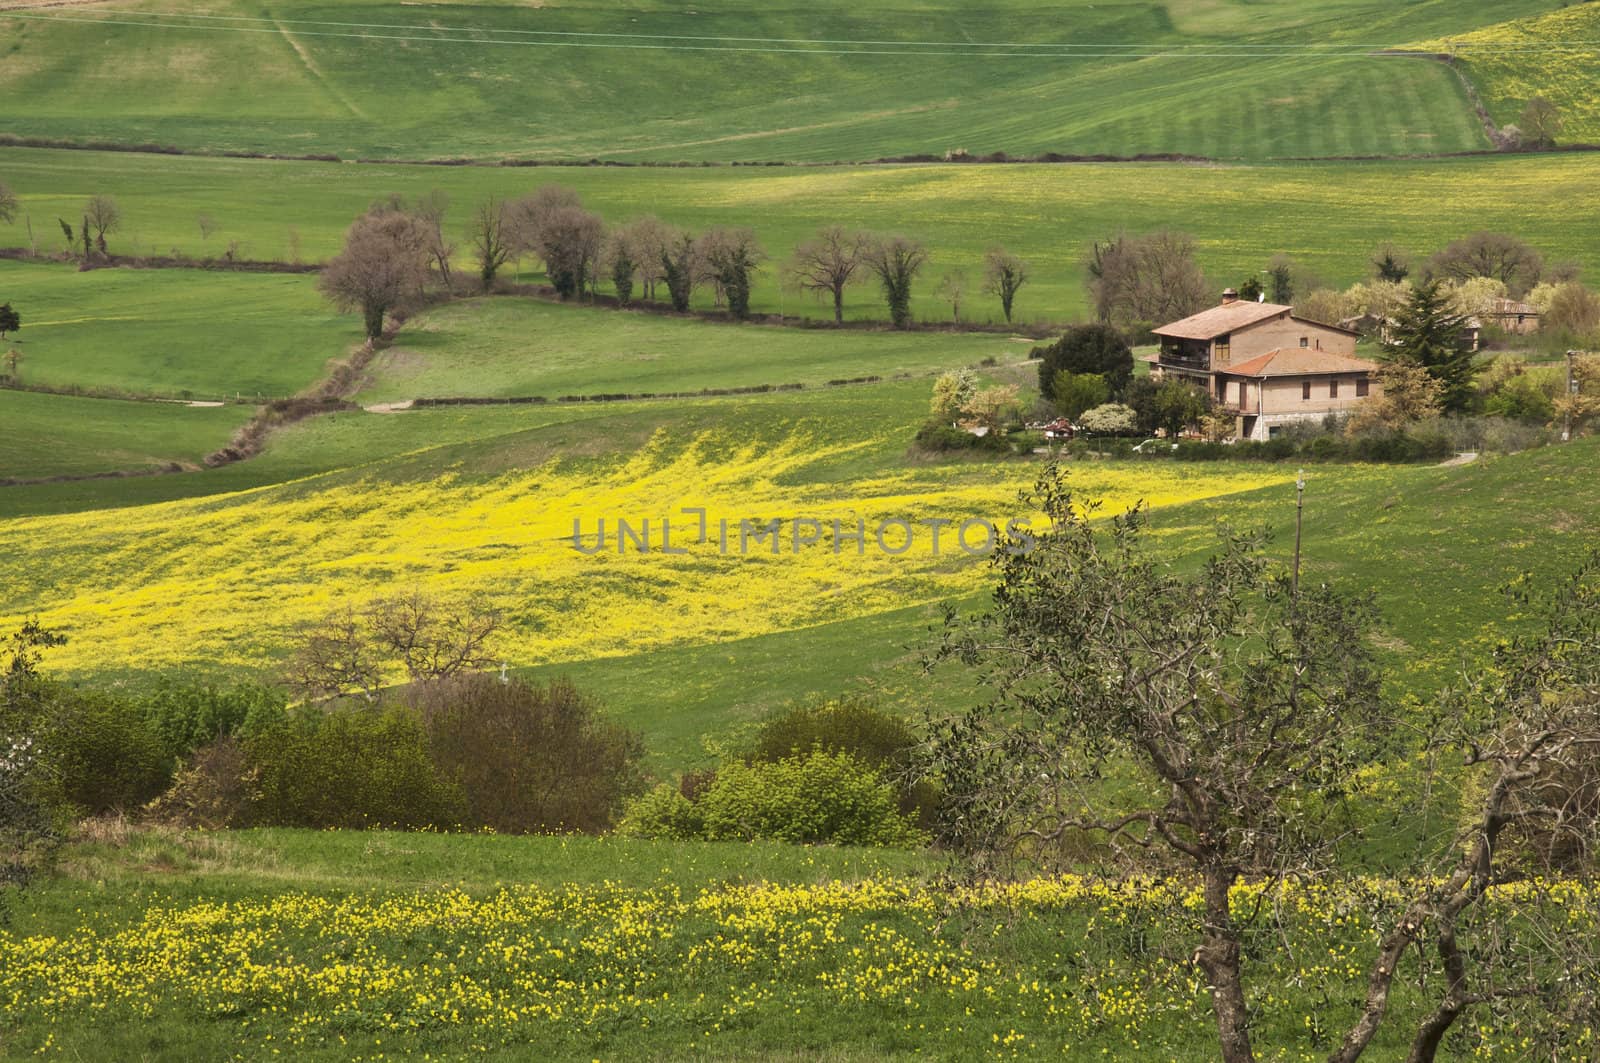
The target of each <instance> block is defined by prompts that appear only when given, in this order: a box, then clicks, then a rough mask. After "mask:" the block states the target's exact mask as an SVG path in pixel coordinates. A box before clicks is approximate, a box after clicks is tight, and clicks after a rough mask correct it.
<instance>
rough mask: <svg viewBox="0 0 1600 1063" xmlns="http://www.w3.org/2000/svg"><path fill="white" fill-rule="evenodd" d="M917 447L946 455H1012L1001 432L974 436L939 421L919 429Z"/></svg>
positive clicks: (930, 422)
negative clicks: (954, 452) (972, 451)
mask: <svg viewBox="0 0 1600 1063" xmlns="http://www.w3.org/2000/svg"><path fill="white" fill-rule="evenodd" d="M915 445H916V446H917V448H918V449H920V450H926V451H931V452H934V453H945V452H948V451H959V450H978V451H988V452H990V453H995V454H1009V453H1011V444H1009V443H1007V442H1006V438H1005V436H1003V435H1001V434H1000V433H999V432H988V433H986V434H984V435H981V436H979V435H974V434H972V433H971V432H969V431H967V430H966V429H965V428H952V427H950V426H949V425H947V424H942V423H940V422H938V421H929V422H928V423H927V424H925V425H923V426H922V427H921V428H919V429H917V436H916V440H915Z"/></svg>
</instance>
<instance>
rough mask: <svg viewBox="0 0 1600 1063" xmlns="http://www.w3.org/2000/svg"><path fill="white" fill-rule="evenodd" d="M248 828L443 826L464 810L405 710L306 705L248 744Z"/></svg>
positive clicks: (416, 720)
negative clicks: (327, 709)
mask: <svg viewBox="0 0 1600 1063" xmlns="http://www.w3.org/2000/svg"><path fill="white" fill-rule="evenodd" d="M244 762H245V764H246V765H248V770H249V771H250V772H252V773H254V776H255V785H254V787H253V792H252V794H251V797H250V801H249V807H248V810H247V812H246V813H245V816H244V820H245V822H244V824H243V825H248V826H271V827H319V828H321V827H354V828H363V827H399V828H430V827H431V828H439V829H446V828H449V827H453V826H457V825H459V824H460V823H461V821H462V818H463V816H464V814H465V812H466V808H465V801H464V799H463V797H462V794H461V791H460V789H459V788H458V787H456V786H455V785H453V784H452V783H451V781H450V780H449V779H448V778H446V777H445V776H444V775H443V774H442V773H441V772H439V771H438V770H437V769H436V768H435V767H434V765H433V762H432V761H431V760H430V759H429V756H428V736H427V732H426V731H425V730H424V728H423V724H422V717H421V715H420V714H419V713H418V712H416V711H415V710H413V709H407V708H387V709H377V708H356V709H340V710H335V711H331V712H323V711H321V710H318V709H312V708H302V709H299V710H296V711H294V712H291V713H289V714H287V715H286V716H284V717H283V718H282V719H281V720H279V721H277V722H275V723H273V724H271V725H269V726H267V727H263V728H262V729H260V730H258V731H255V732H254V733H252V734H251V735H250V736H249V737H248V738H246V739H245V740H244Z"/></svg>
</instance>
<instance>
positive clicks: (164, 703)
mask: <svg viewBox="0 0 1600 1063" xmlns="http://www.w3.org/2000/svg"><path fill="white" fill-rule="evenodd" d="M287 705H288V699H287V696H286V695H285V694H284V692H283V691H282V690H280V689H278V688H277V687H269V686H263V685H261V684H258V683H240V684H238V685H236V686H231V687H218V686H213V685H208V684H194V683H180V682H176V681H173V680H170V679H163V680H161V681H160V682H159V683H158V684H157V685H156V687H155V689H154V690H153V691H152V692H151V693H150V694H148V695H146V696H145V697H144V698H143V699H142V704H141V706H140V707H141V709H142V711H143V714H144V718H145V720H146V722H147V723H148V724H149V727H150V730H151V731H152V732H153V733H154V735H155V737H156V739H157V741H159V742H160V744H161V748H162V749H163V751H164V752H165V753H166V755H167V756H168V757H171V758H172V759H174V760H177V759H179V758H182V757H186V756H188V755H189V754H190V753H192V752H194V751H195V750H196V749H199V748H200V747H201V746H203V745H206V744H207V743H209V742H212V741H214V740H215V739H216V738H218V737H220V736H222V735H231V734H239V733H242V732H244V731H248V730H250V729H251V728H252V727H255V728H261V727H265V726H267V725H268V724H269V723H270V722H272V721H274V720H276V719H278V718H281V717H282V716H283V714H284V712H285V710H286V707H287Z"/></svg>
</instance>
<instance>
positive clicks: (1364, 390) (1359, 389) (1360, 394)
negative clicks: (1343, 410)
mask: <svg viewBox="0 0 1600 1063" xmlns="http://www.w3.org/2000/svg"><path fill="white" fill-rule="evenodd" d="M1371 391H1372V384H1371V382H1370V381H1369V380H1367V378H1366V377H1361V378H1360V379H1359V380H1357V381H1356V398H1358V399H1364V398H1366V397H1367V396H1368V395H1369V394H1370V393H1371Z"/></svg>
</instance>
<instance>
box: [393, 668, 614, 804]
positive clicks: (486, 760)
mask: <svg viewBox="0 0 1600 1063" xmlns="http://www.w3.org/2000/svg"><path fill="white" fill-rule="evenodd" d="M413 697H414V699H415V701H416V703H417V704H418V706H419V707H420V708H421V710H422V718H423V721H424V724H425V727H426V730H427V736H428V748H429V752H430V755H431V757H432V760H433V763H434V764H435V765H436V766H437V768H438V770H439V772H440V773H441V775H442V776H443V777H445V778H448V779H450V780H451V781H452V782H454V783H455V784H456V785H458V786H459V787H460V788H461V792H462V794H463V795H464V797H465V799H466V822H468V823H470V824H471V825H472V826H474V827H489V828H492V829H493V830H495V831H497V832H500V833H506V834H524V833H546V832H552V831H583V832H587V833H599V832H601V831H604V830H606V829H607V828H609V827H610V826H611V825H612V823H613V822H614V821H615V819H616V817H617V815H618V814H620V812H621V811H622V805H623V802H624V801H625V800H626V799H627V798H628V797H631V796H633V795H634V794H636V793H638V792H639V790H640V789H642V777H641V775H640V773H639V763H640V761H641V760H642V759H643V756H644V744H643V742H642V741H641V740H640V738H639V736H638V734H636V733H635V732H633V731H630V730H628V729H627V728H624V727H622V726H621V725H619V724H616V723H612V722H611V721H609V720H607V719H605V718H604V716H603V715H602V714H601V711H600V706H599V704H598V703H597V702H595V701H594V700H593V699H591V698H588V697H585V696H584V695H583V693H582V692H580V691H579V690H578V689H577V688H576V687H574V686H573V685H572V684H571V683H568V682H566V681H564V680H557V681H555V682H553V683H551V684H550V685H549V686H539V685H537V684H534V683H529V682H526V681H524V680H520V679H514V680H512V681H510V682H508V683H502V682H501V681H500V680H499V679H497V678H495V677H493V676H485V675H471V676H463V677H459V678H456V679H452V680H446V681H440V682H436V683H429V684H424V685H422V686H421V687H419V688H418V689H417V690H416V691H415V692H414V694H413Z"/></svg>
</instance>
